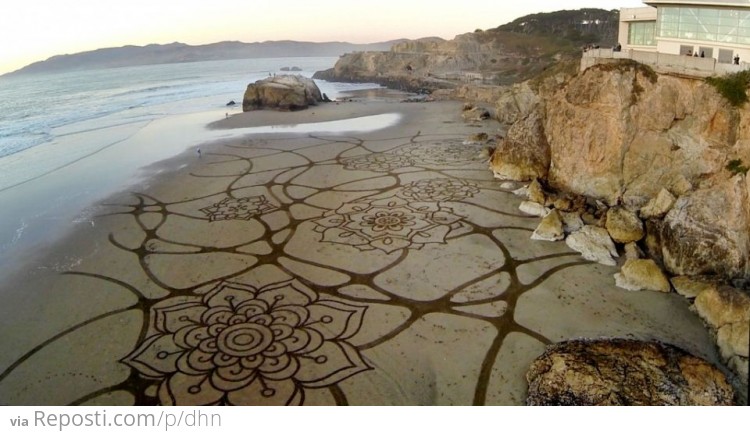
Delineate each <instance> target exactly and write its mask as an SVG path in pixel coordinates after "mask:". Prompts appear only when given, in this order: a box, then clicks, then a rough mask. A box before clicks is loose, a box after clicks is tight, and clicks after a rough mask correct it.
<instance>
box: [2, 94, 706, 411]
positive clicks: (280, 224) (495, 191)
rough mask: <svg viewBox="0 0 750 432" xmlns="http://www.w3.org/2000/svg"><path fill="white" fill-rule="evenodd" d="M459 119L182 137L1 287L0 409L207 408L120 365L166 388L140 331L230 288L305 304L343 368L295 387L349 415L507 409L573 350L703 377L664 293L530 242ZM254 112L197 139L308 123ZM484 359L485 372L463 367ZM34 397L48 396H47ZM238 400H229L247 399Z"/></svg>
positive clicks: (411, 112)
mask: <svg viewBox="0 0 750 432" xmlns="http://www.w3.org/2000/svg"><path fill="white" fill-rule="evenodd" d="M461 105H462V104H461V102H455V101H445V102H429V103H396V102H383V101H380V102H377V103H375V102H367V101H365V102H361V103H360V102H346V103H341V104H339V105H327V106H326V109H323V110H320V111H317V112H316V114H315V117H316V120H317V121H318V122H319V121H320V119H321V118H324V119H326V120H327V121H335V120H339V119H340V120H343V119H344V118H346V116H347V115H351V114H352V113H353V112H360V111H356V110H353V109H351V108H352V107H356V109H357V110H362V111H361V112H367V113H371V114H370V115H377V113H381V114H383V112H381V111H383V110H385V111H390V112H393V111H396V112H398V113H399V115H400V120H399V122H398V123H397V124H395V125H390V126H389V127H387V128H385V129H375V130H370V131H367V132H357V131H352V132H347V133H325V132H324V133H317V134H310V133H298V132H295V131H294V130H293V129H282V130H281V131H280V132H275V133H270V134H269V133H266V134H254V135H247V134H244V133H243V134H241V135H237V136H231V134H230V135H227V136H224V137H221V136H218V137H217V139H214V140H213V141H211V142H210V143H205V142H204V143H200V146H201V149H202V150H203V155H202V157H201V158H198V157H197V156H196V154H195V150H194V148H195V147H194V146H193V147H191V148H189V149H187V150H185V151H183V152H181V153H180V154H178V155H177V156H174V157H171V158H167V159H165V160H161V161H159V162H156V163H153V164H150V165H148V166H146V167H143V168H141V169H140V170H139V173H140V175H139V177H140V179H141V180H140V181H138V182H135V183H132V184H129V185H126V186H125V187H124V188H121V189H120V190H119V191H118V192H115V193H114V194H113V195H110V196H108V197H107V198H105V199H104V200H101V201H97V203H96V205H95V208H97V209H99V215H98V216H96V217H94V218H93V219H92V221H95V223H92V224H91V225H87V224H79V225H78V226H74V227H70V228H69V231H68V232H67V233H66V234H65V236H64V237H63V238H61V239H60V240H59V241H58V242H57V243H55V244H54V245H52V246H51V247H49V248H44V249H46V250H45V251H43V252H42V253H39V254H38V255H36V256H35V257H34V261H33V262H29V263H27V265H26V267H25V268H24V269H23V271H22V272H21V273H22V274H16V275H15V276H14V277H13V278H12V280H8V279H5V280H3V281H2V282H0V284H2V285H1V286H0V300H2V301H0V315H2V316H3V322H2V326H3V332H2V333H3V334H4V335H7V338H5V339H4V343H3V345H4V347H3V348H4V349H3V350H2V352H0V374H2V373H3V372H2V371H6V372H5V376H4V377H3V378H2V379H0V394H2V395H4V396H3V397H2V400H0V401H1V402H2V403H6V404H11V405H17V404H30V403H43V404H47V405H55V404H65V403H70V402H72V401H85V402H87V403H104V404H109V405H120V404H132V403H138V404H141V403H145V404H152V403H155V402H161V403H164V402H169V400H167V399H168V398H169V397H173V398H175V399H174V400H171V402H178V403H179V402H182V403H188V404H190V403H198V402H211V400H209V399H211V397H212V396H210V395H209V394H208V393H205V394H204V393H201V394H200V395H198V396H200V397H201V398H204V399H190V398H189V392H181V391H180V389H179V388H178V387H174V388H171V387H170V391H171V392H172V393H171V394H172V396H167V395H166V393H164V391H163V390H159V389H157V388H151V387H149V386H148V385H146V384H147V381H143V379H142V378H139V377H138V374H134V373H133V372H134V369H132V368H131V366H132V367H134V368H135V370H138V371H140V372H141V373H142V372H143V371H144V370H139V369H138V367H140V366H137V365H144V364H147V365H148V367H149V368H152V369H151V370H152V371H158V373H157V375H159V374H161V375H159V376H160V377H162V378H164V379H162V378H158V379H157V381H158V383H160V386H161V387H160V388H162V389H163V388H164V386H171V385H172V384H170V382H173V383H177V382H179V380H176V381H175V380H171V381H170V379H166V378H167V377H168V376H172V377H174V376H177V375H170V374H179V372H167V371H166V369H160V368H161V366H159V365H158V364H157V363H154V362H158V359H157V357H158V356H156V354H157V352H151V349H150V348H149V345H148V344H149V342H148V341H149V340H151V339H149V338H153V337H155V335H157V334H160V333H159V332H161V333H164V334H165V335H166V334H168V333H169V330H168V328H165V327H159V324H157V323H158V321H157V317H159V316H164V317H167V316H168V315H159V314H161V313H172V312H167V311H177V310H183V311H184V313H186V314H192V313H193V309H191V308H192V307H193V306H190V305H202V304H203V303H204V302H209V298H213V297H210V296H211V295H212V294H211V293H214V292H218V293H223V292H225V291H226V290H229V289H230V288H231V287H234V288H231V289H235V290H238V291H236V292H235V294H234V295H235V296H237V295H247V293H248V292H255V291H253V290H258V292H259V293H262V292H265V291H266V290H270V289H272V288H273V289H280V290H284V291H283V292H284V295H287V296H292V297H294V296H299V295H301V293H303V294H304V295H303V297H299V298H300V300H295V301H297V302H298V303H296V304H297V306H298V307H301V308H304V309H306V310H307V311H308V313H311V314H314V313H318V312H316V311H319V310H325V311H326V313H327V314H328V315H326V316H328V317H329V319H330V320H332V321H333V323H335V325H340V326H342V327H340V328H339V330H338V333H336V334H338V335H339V336H327V337H329V339H327V341H328V342H326V343H327V344H328V345H326V347H328V348H327V349H331V350H334V351H330V352H329V354H328V357H327V358H330V359H334V358H335V357H333V355H334V353H336V352H342V353H345V358H346V359H347V361H348V362H350V363H351V364H352V366H350V368H349V369H344V368H343V366H341V365H338V366H337V365H334V364H331V365H329V366H327V367H328V368H329V369H330V370H329V369H325V368H323V369H320V368H322V367H323V366H325V365H327V364H328V360H326V361H322V363H319V364H321V365H323V366H315V365H314V364H312V363H304V361H303V360H299V361H302V363H300V365H301V366H300V371H303V372H305V373H307V374H308V376H311V377H313V378H309V379H310V380H313V379H320V378H315V377H317V376H323V375H326V374H330V373H332V372H331V371H336V370H338V371H339V372H338V373H337V375H335V376H336V377H337V378H336V380H335V381H336V382H335V384H336V385H337V386H339V389H340V391H341V392H345V393H346V398H347V400H348V402H349V403H351V404H355V405H356V404H388V403H390V404H407V405H414V404H460V405H468V404H471V403H472V401H474V400H476V397H477V395H478V394H479V393H480V389H482V388H483V389H485V390H484V393H482V394H481V396H482V398H483V401H484V402H485V403H487V404H494V405H515V404H522V403H523V395H524V392H525V387H524V386H525V383H524V381H523V380H524V378H523V375H524V374H525V370H526V367H527V366H528V362H529V361H530V360H531V359H533V358H534V357H535V356H537V355H539V354H540V353H541V352H542V351H543V347H544V345H545V341H547V342H548V341H555V340H561V339H567V338H571V337H575V338H579V337H597V336H604V335H607V336H611V337H615V336H622V337H626V336H629V337H635V338H639V339H648V338H658V339H660V340H664V341H666V342H669V343H673V344H676V345H678V346H680V347H682V348H684V349H686V350H688V351H689V352H692V353H694V354H696V355H699V356H701V357H703V358H706V359H707V360H709V361H710V362H711V363H713V364H717V365H718V364H720V362H719V361H718V355H717V353H716V349H715V347H714V346H713V344H712V342H711V341H710V339H709V337H708V334H707V332H706V331H705V330H704V329H703V326H702V323H701V322H700V320H699V319H698V318H697V317H696V316H695V315H694V314H692V312H690V311H689V310H688V309H687V302H685V301H684V300H683V299H682V298H680V297H678V296H675V295H671V294H669V295H664V294H660V293H629V292H625V291H623V290H620V289H617V288H615V287H614V280H613V278H612V274H613V273H614V271H616V269H614V268H609V267H605V266H601V265H597V264H592V263H587V262H583V261H582V260H580V258H578V256H577V254H572V253H570V251H569V250H568V249H567V247H566V246H565V245H564V244H560V243H557V244H553V243H550V244H547V243H546V242H533V243H530V242H529V240H528V236H530V234H531V231H533V229H534V228H535V227H536V225H537V224H538V220H537V219H535V218H530V217H528V216H524V215H522V214H520V212H518V210H517V207H518V203H519V202H520V200H519V199H518V198H517V197H515V196H513V195H512V194H511V193H510V192H507V191H504V190H501V189H500V187H499V184H498V183H499V182H497V181H496V180H494V178H493V177H492V173H491V172H490V171H489V169H488V167H487V165H486V161H485V160H484V159H483V157H484V156H483V155H482V146H475V145H467V144H464V143H463V139H464V138H465V137H466V136H468V135H469V134H473V133H476V132H480V131H484V132H488V133H490V134H492V133H493V132H496V130H495V129H497V128H498V127H499V125H497V124H496V123H484V124H482V125H481V126H480V127H475V126H473V125H471V124H467V123H464V122H463V121H462V120H461V117H460V114H461ZM328 107H330V108H328ZM254 114H256V115H254ZM257 114H258V113H257V112H253V113H249V115H236V116H232V117H231V118H230V119H229V120H230V121H224V120H220V121H219V122H217V123H219V126H221V127H223V128H224V129H214V130H215V131H216V132H238V133H239V132H240V131H242V129H241V128H244V127H248V126H247V125H251V126H250V127H252V126H253V125H255V126H257V122H259V121H260V120H259V118H264V119H265V118H266V117H273V118H275V119H276V120H277V121H278V122H279V123H277V124H278V125H283V124H285V123H284V122H285V121H287V122H291V121H292V119H295V121H300V119H302V118H304V117H312V113H311V112H308V113H305V112H304V111H301V112H299V113H275V112H274V113H264V114H263V115H257ZM287 114H294V116H287ZM305 114H307V115H305ZM339 117H340V118H339ZM225 120H226V119H225ZM326 120H324V121H326ZM214 124H216V123H214ZM287 124H288V123H287ZM299 124H302V123H299ZM435 181H436V183H431V182H435ZM241 200H245V201H241ZM235 204H237V206H235V207H232V206H234V205H235ZM393 208H396V209H398V212H393V211H392V210H388V209H393ZM382 212H392V213H391V216H393V218H397V219H398V221H396V220H395V219H394V220H393V221H392V222H391V223H394V224H395V223H396V222H398V223H400V224H402V225H403V226H402V227H401V228H400V230H395V228H393V230H392V231H389V230H390V228H387V227H385V228H384V229H385V231H378V230H374V229H373V228H371V227H370V226H371V225H372V224H375V221H376V220H378V219H377V218H378V217H381V216H382V215H381V216H378V215H380V214H381V213H382ZM104 215H108V216H104ZM337 215H338V216H337ZM402 216H403V217H402ZM337 217H338V218H337ZM342 217H343V218H344V219H345V220H346V221H347V222H346V224H343V223H342V222H341V221H340V220H339V219H340V218H342ZM368 224H369V225H368ZM373 226H375V225H373ZM377 226H379V225H377ZM383 232H385V233H390V234H388V235H386V237H382V235H383V234H381V233H383ZM17 270H21V269H17ZM27 270H32V271H31V272H27ZM18 287H23V289H19V288H18ZM274 287H275V288H274ZM226 292H228V291H226ZM243 293H244V294H243ZM258 295H260V294H258ZM216 298H217V299H220V298H221V297H216ZM290 298H291V297H290ZM295 298H298V297H295ZM305 298H306V299H307V300H304V299H305ZM185 301H187V303H184V306H183V309H175V308H176V307H177V306H178V303H174V302H185ZM206 304H208V303H206ZM332 305H335V307H333V306H332ZM420 305H421V306H420ZM418 306H419V307H418ZM426 306H429V307H427V308H426ZM195 307H198V306H195ZM200 307H203V306H200ZM195 310H196V311H197V310H198V309H195ZM508 310H510V311H512V312H510V313H508V312H507V311H508ZM160 311H162V312H160ZM337 311H338V312H337ZM342 311H345V316H348V317H349V318H346V320H343V317H344V315H340V314H341V313H342ZM667 312H669V315H668V314H667ZM413 314H417V315H414V316H412V315H413ZM185 316H186V317H187V316H188V315H185ZM190 316H192V315H190ZM667 316H668V317H669V318H668V319H667V318H666V317H667ZM415 317H416V318H415ZM175 318H177V317H176V316H175ZM193 318H195V319H198V318H196V317H193ZM321 319H322V318H321ZM340 320H343V321H340ZM176 322H177V321H176ZM407 324H408V325H407ZM332 325H333V324H332ZM155 326H156V327H155ZM21 328H23V331H19V329H21ZM337 328H338V327H337ZM519 329H521V330H523V331H519ZM60 335H64V337H60ZM344 335H345V336H346V337H344ZM529 335H539V336H538V337H536V338H535V337H531V336H529ZM165 337H166V336H165ZM165 343H166V342H165ZM495 345H497V348H496V350H495V354H494V355H495V358H494V359H491V360H492V361H489V367H490V368H491V369H490V370H489V372H490V373H489V374H487V373H486V372H484V373H482V372H481V369H482V367H483V366H482V365H483V364H485V363H487V362H488V360H485V358H486V357H487V356H488V355H489V352H492V349H491V347H492V346H495ZM336 347H339V348H336ZM341 347H347V348H346V349H345V350H344V351H335V350H336V349H344V348H341ZM30 352H31V353H32V355H30V356H28V357H24V356H25V355H26V354H27V353H30ZM34 353H37V354H34ZM92 353H96V355H92ZM150 354H154V356H156V357H154V356H150ZM457 354H460V355H459V357H457V358H456V357H455V356H456V355H457ZM338 355H339V356H340V355H343V354H338ZM19 359H23V361H21V362H20V363H18V360H19ZM448 359H450V361H449V360H448ZM331 361H333V360H331ZM365 365H366V366H367V367H366V368H365ZM9 367H10V368H11V369H10V370H9V369H8V368H9ZM337 368H342V369H337ZM409 370H413V371H415V372H414V373H410V372H409ZM153 373H154V372H152V374H153ZM300 373H302V372H300ZM482 377H484V378H482ZM153 379H155V378H152V380H153ZM284 382H285V381H284ZM320 383H323V381H320ZM394 383H401V384H399V385H395V384H394ZM49 385H55V386H56V387H57V388H60V389H61V390H60V391H58V392H54V393H53V394H50V393H49V392H45V389H46V388H47V386H49ZM175 385H177V384H175ZM295 385H296V384H295ZM105 388H112V389H114V390H112V391H111V392H105V393H101V391H102V389H105ZM141 388H142V389H144V390H143V391H139V392H133V391H130V390H128V389H141ZM232 388H233V387H232ZM295 388H297V387H295ZM375 388H377V389H379V390H378V391H374V389H375ZM298 389H301V390H302V391H304V394H305V399H306V401H309V402H310V403H319V404H325V405H333V404H336V403H339V402H340V400H339V399H337V396H336V392H329V391H328V390H326V388H325V387H324V388H322V389H318V388H317V387H315V386H302V387H300V388H298ZM211 391H213V392H215V391H216V389H212V390H211ZM221 391H222V392H224V393H225V394H226V395H227V397H230V398H231V397H238V398H239V397H240V396H239V393H236V392H235V390H227V389H222V390H221ZM279 391H281V390H279ZM89 395H96V396H91V398H89ZM198 396H196V397H198ZM257 396H258V394H256V393H253V394H248V395H245V396H243V397H247V399H237V400H238V401H242V402H245V403H259V402H262V401H263V400H262V399H253V398H254V397H257ZM164 398H167V399H164ZM289 400H290V401H291V400H292V399H289Z"/></svg>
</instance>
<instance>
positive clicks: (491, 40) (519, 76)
mask: <svg viewBox="0 0 750 432" xmlns="http://www.w3.org/2000/svg"><path fill="white" fill-rule="evenodd" d="M617 22H618V13H617V12H613V11H604V10H600V9H581V10H577V11H559V12H554V13H547V14H536V15H529V16H526V17H522V18H519V19H517V20H515V21H513V22H511V23H508V24H505V25H503V26H500V27H498V28H494V29H489V30H476V31H474V32H472V33H466V34H462V35H458V36H456V37H455V38H454V39H452V40H443V39H440V38H425V39H419V40H413V41H404V42H400V43H397V44H394V45H393V47H391V49H390V51H387V52H356V53H351V54H346V55H344V56H342V57H341V58H340V59H339V61H338V62H337V63H336V65H335V66H334V68H332V69H328V70H326V71H320V72H318V73H316V74H315V76H314V78H317V79H325V80H330V81H345V82H367V81H369V82H376V83H380V84H382V85H385V86H388V87H391V88H398V89H401V90H409V91H424V92H432V91H435V90H438V89H453V88H456V87H461V86H464V85H466V84H471V85H473V86H477V85H494V86H496V85H505V84H512V83H517V82H521V81H524V80H526V79H529V78H532V77H533V76H536V75H537V74H539V73H540V72H542V71H543V70H545V69H547V68H548V67H550V66H551V65H553V64H555V63H557V62H559V61H560V60H562V59H566V58H573V57H575V56H577V54H578V52H579V50H580V46H581V45H582V44H585V43H589V42H597V43H601V44H603V45H606V46H609V45H611V44H613V43H614V39H615V36H613V35H614V34H616V31H615V30H614V29H616V23H617ZM464 91H466V90H464Z"/></svg>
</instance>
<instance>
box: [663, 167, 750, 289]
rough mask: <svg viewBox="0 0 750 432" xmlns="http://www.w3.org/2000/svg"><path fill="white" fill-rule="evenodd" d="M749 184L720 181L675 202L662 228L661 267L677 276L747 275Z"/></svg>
mask: <svg viewBox="0 0 750 432" xmlns="http://www.w3.org/2000/svg"><path fill="white" fill-rule="evenodd" d="M749 185H750V180H749V179H748V177H746V176H742V175H736V176H734V177H732V178H728V179H727V178H726V177H725V178H719V179H717V180H716V184H715V185H714V186H710V187H706V188H702V189H698V190H696V191H693V192H690V193H688V194H687V195H685V196H683V197H681V198H680V199H678V200H677V202H676V203H675V205H674V208H673V209H672V210H670V211H669V213H667V216H666V218H665V219H664V224H663V226H662V230H661V244H662V254H663V259H664V265H665V266H666V268H667V270H669V271H670V272H671V273H673V274H676V275H699V274H718V275H722V276H725V277H727V278H747V277H750V195H749V193H748V186H749Z"/></svg>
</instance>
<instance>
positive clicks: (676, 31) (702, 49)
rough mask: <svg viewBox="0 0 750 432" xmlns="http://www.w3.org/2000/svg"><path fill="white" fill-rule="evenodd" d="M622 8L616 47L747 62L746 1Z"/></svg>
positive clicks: (749, 8) (749, 22)
mask: <svg viewBox="0 0 750 432" xmlns="http://www.w3.org/2000/svg"><path fill="white" fill-rule="evenodd" d="M644 3H645V4H647V5H649V6H650V7H643V8H623V9H621V12H620V44H621V45H622V46H623V47H624V48H626V49H635V50H642V51H656V52H660V53H668V54H682V55H688V54H689V55H697V56H703V57H709V58H714V59H716V60H717V61H719V62H720V63H732V62H734V61H735V59H736V57H738V56H740V57H742V59H743V60H750V0H726V1H697V0H681V1H675V0H671V1H670V0H664V1H658V0H651V1H644Z"/></svg>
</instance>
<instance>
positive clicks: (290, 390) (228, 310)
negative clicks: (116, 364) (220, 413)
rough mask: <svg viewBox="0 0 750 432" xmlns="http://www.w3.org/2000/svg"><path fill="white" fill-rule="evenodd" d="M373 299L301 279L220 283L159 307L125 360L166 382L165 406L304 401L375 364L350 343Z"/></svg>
mask: <svg viewBox="0 0 750 432" xmlns="http://www.w3.org/2000/svg"><path fill="white" fill-rule="evenodd" d="M366 309H367V307H366V306H356V305H352V304H347V303H342V302H340V301H333V300H321V299H320V298H319V297H318V295H317V294H316V293H315V292H314V291H312V290H311V289H310V288H308V287H306V286H305V285H303V284H302V283H300V282H299V281H297V280H291V281H287V282H281V283H276V284H272V285H269V286H264V287H260V288H256V287H253V286H249V285H245V284H239V283H231V282H221V283H220V284H219V285H218V286H217V287H215V288H214V289H213V290H212V291H210V292H209V293H208V294H206V295H204V296H203V297H177V298H172V299H169V300H165V301H163V302H160V303H158V304H157V305H155V306H154V307H153V313H152V319H151V324H150V326H149V329H148V337H147V338H146V339H145V340H144V341H143V343H141V345H140V346H139V347H137V348H136V350H135V351H134V352H133V353H131V354H130V355H129V356H128V357H127V358H126V359H125V360H124V362H125V363H127V364H128V365H130V366H132V367H133V368H135V369H136V370H138V371H139V372H140V373H141V374H142V375H143V376H145V377H148V378H151V379H155V380H158V381H159V382H160V384H159V390H158V397H159V401H160V402H161V404H163V405H213V404H219V403H223V404H231V405H244V404H251V405H259V404H261V405H267V404H274V405H279V404H285V405H289V404H300V403H302V402H303V401H304V389H305V388H319V387H326V386H330V385H332V384H334V383H337V382H339V381H341V380H344V379H346V378H348V377H350V376H352V375H354V374H357V373H359V372H362V371H365V370H367V369H369V367H368V366H367V365H366V364H365V362H364V360H363V359H362V357H361V356H360V354H359V353H358V352H357V350H356V349H355V348H354V347H352V346H351V345H349V344H348V343H347V342H346V339H347V338H349V337H351V336H352V335H354V334H355V333H356V332H357V331H358V330H359V328H360V326H361V323H362V318H363V316H364V312H365V310H366Z"/></svg>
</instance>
